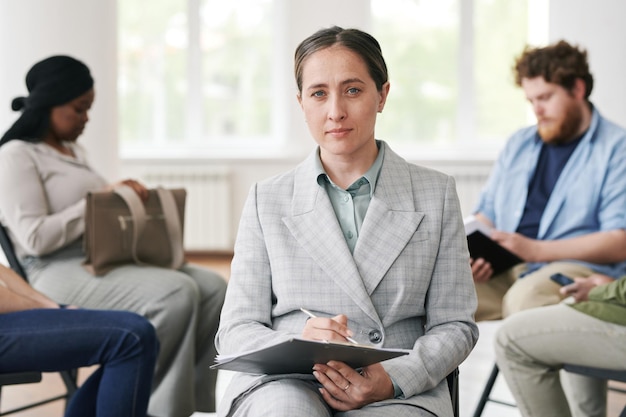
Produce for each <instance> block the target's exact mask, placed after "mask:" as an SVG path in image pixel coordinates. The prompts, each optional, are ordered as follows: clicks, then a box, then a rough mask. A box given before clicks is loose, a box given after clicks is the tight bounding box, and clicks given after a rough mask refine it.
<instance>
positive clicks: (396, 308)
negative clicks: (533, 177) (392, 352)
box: [216, 27, 478, 417]
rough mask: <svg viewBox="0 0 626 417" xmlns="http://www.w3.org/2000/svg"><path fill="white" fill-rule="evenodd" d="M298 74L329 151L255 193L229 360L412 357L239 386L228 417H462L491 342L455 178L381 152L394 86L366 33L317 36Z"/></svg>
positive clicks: (229, 297) (299, 59)
mask: <svg viewBox="0 0 626 417" xmlns="http://www.w3.org/2000/svg"><path fill="white" fill-rule="evenodd" d="M295 77H296V83H297V86H298V96H297V98H298V101H299V103H300V106H301V108H302V110H303V113H304V117H305V120H306V123H307V124H308V127H309V130H310V132H311V135H312V136H313V138H314V139H315V141H316V142H317V144H318V145H319V146H318V148H317V149H316V151H315V152H313V153H312V154H311V155H310V157H309V158H307V159H306V160H305V161H304V162H302V163H301V164H300V165H298V166H297V167H296V168H295V169H293V170H291V171H289V172H287V173H285V174H282V175H278V176H276V177H273V178H270V179H268V180H265V181H262V182H259V183H257V184H255V185H253V187H252V188H251V190H250V193H249V195H248V199H247V202H246V204H245V207H244V210H243V214H242V217H241V223H240V227H239V234H238V237H237V242H236V245H235V256H234V259H233V263H232V269H231V278H230V281H229V287H228V290H227V293H226V300H225V304H224V307H223V309H222V315H221V319H220V320H221V321H220V323H221V324H220V328H219V330H218V334H217V338H216V346H217V348H218V351H219V352H220V354H234V353H238V352H243V351H246V350H251V349H256V348H259V347H262V346H267V345H270V344H273V343H276V342H277V341H280V340H285V339H288V338H291V337H301V338H305V339H312V340H328V341H335V342H346V341H347V340H348V338H351V339H355V340H356V341H357V342H358V343H360V344H367V345H371V346H375V347H388V348H403V349H410V350H411V353H410V354H409V355H407V356H403V357H400V358H396V359H391V360H388V361H385V362H383V363H378V364H374V365H371V366H367V367H365V368H363V369H362V372H357V371H356V370H354V369H352V368H350V367H349V366H347V365H346V364H344V363H342V362H336V361H331V362H329V363H320V364H316V365H315V366H314V367H313V369H311V374H310V375H300V374H297V375H296V374H294V375H255V374H247V373H237V374H235V375H234V376H233V379H232V381H231V383H230V385H229V387H228V388H227V389H226V394H225V397H224V398H223V399H222V402H221V405H220V406H219V408H218V415H220V416H248V417H249V416H272V417H276V416H279V417H280V416H289V417H292V416H320V417H321V416H359V417H361V416H362V417H365V416H376V417H381V416H382V417H385V416H393V417H401V416H411V417H415V416H443V417H446V416H452V413H453V411H452V408H451V405H450V404H451V402H450V397H449V393H448V388H447V386H446V382H445V377H446V375H447V374H448V373H450V372H451V371H452V370H454V369H455V368H456V367H457V366H458V365H459V364H460V363H461V362H462V361H463V360H464V359H465V358H466V357H467V355H468V354H469V353H470V351H471V350H472V348H473V346H474V344H475V343H476V340H477V337H478V330H477V327H476V324H475V323H474V320H473V313H474V311H475V308H476V296H475V292H474V286H473V283H472V276H471V271H470V268H469V264H468V262H469V255H468V251H467V242H466V237H465V233H464V228H463V221H462V216H461V212H460V208H459V202H458V198H457V193H456V189H455V183H454V180H453V178H452V177H450V176H447V175H444V174H442V173H439V172H435V171H433V170H430V169H426V168H422V167H418V166H416V165H412V164H409V163H407V162H406V161H405V160H404V159H402V158H401V157H400V156H398V155H397V154H395V153H394V152H393V151H392V150H391V149H390V147H389V145H388V144H387V143H385V142H384V141H381V140H376V139H375V133H374V130H375V125H376V118H377V114H378V113H380V112H382V111H383V109H384V107H385V102H386V100H387V96H388V93H389V81H388V79H387V68H386V64H385V61H384V59H383V57H382V53H381V49H380V45H379V44H378V42H377V41H376V40H375V39H374V38H373V37H371V36H370V35H368V34H367V33H364V32H362V31H359V30H356V29H347V30H346V29H342V28H339V27H332V28H328V29H323V30H320V31H318V32H316V33H315V34H313V35H312V36H310V37H309V38H307V39H305V40H304V41H303V42H302V43H301V44H300V45H299V46H298V48H297V49H296V53H295ZM301 308H304V309H306V310H308V311H310V312H312V313H313V315H315V316H317V317H316V318H310V317H309V316H307V315H306V314H304V313H303V312H302V311H301V310H300V309H301Z"/></svg>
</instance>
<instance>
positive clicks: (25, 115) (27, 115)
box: [0, 55, 93, 146]
mask: <svg viewBox="0 0 626 417" xmlns="http://www.w3.org/2000/svg"><path fill="white" fill-rule="evenodd" d="M26 87H27V88H28V93H29V94H28V97H16V98H15V99H13V102H12V103H11V108H12V109H13V110H14V111H21V112H22V115H21V116H20V117H19V118H18V119H17V120H16V121H15V123H13V125H12V126H11V127H10V128H9V130H7V131H6V132H5V133H4V135H2V139H0V146H2V145H4V144H5V143H7V142H8V141H10V140H13V139H20V140H25V141H28V142H39V141H41V137H42V135H44V134H45V133H46V130H47V129H48V126H49V124H50V109H52V108H53V107H55V106H60V105H62V104H65V103H68V102H70V101H72V100H74V99H75V98H76V97H80V96H81V95H83V94H85V93H86V92H87V91H89V90H91V89H92V88H93V78H92V77H91V74H90V73H89V68H88V67H87V66H86V65H85V64H83V63H82V62H81V61H79V60H77V59H74V58H72V57H69V56H65V55H55V56H51V57H49V58H46V59H44V60H42V61H39V62H37V63H36V64H35V65H33V67H32V68H31V69H30V70H29V71H28V73H27V74H26Z"/></svg>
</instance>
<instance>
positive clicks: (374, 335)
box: [368, 330, 383, 343]
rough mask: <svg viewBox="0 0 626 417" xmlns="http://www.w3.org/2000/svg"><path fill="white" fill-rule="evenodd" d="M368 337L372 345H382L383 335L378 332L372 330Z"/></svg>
mask: <svg viewBox="0 0 626 417" xmlns="http://www.w3.org/2000/svg"><path fill="white" fill-rule="evenodd" d="M368 336H369V338H370V342H372V343H380V341H381V340H383V335H382V334H381V333H380V332H379V331H378V330H370V332H369V334H368Z"/></svg>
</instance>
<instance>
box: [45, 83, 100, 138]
mask: <svg viewBox="0 0 626 417" xmlns="http://www.w3.org/2000/svg"><path fill="white" fill-rule="evenodd" d="M94 98H95V93H94V90H93V88H92V89H91V90H89V91H87V92H86V93H85V94H83V95H82V96H79V97H76V98H75V99H74V100H72V101H70V102H68V103H65V104H62V105H60V106H55V107H53V108H52V110H51V111H50V133H51V135H52V137H53V138H54V139H55V140H57V141H59V142H61V141H65V142H74V141H76V139H77V138H78V137H79V136H80V135H81V133H83V130H84V129H85V125H86V124H87V121H89V116H88V114H87V113H88V112H89V109H91V105H92V104H93V100H94Z"/></svg>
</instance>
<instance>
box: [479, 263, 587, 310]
mask: <svg viewBox="0 0 626 417" xmlns="http://www.w3.org/2000/svg"><path fill="white" fill-rule="evenodd" d="M526 270H527V265H526V264H519V265H517V266H515V267H513V268H511V269H508V270H506V271H504V272H503V273H501V274H499V275H496V276H494V277H493V278H491V279H490V280H489V281H488V282H486V283H477V284H476V295H477V296H478V308H477V309H476V314H475V320H476V321H483V320H499V319H502V318H504V317H508V316H510V315H511V314H513V313H517V312H519V311H522V310H527V309H529V308H534V307H541V306H546V305H552V304H557V303H559V302H560V301H561V300H562V299H563V296H561V295H560V294H559V288H560V285H558V284H556V283H555V282H553V281H552V280H550V275H552V274H555V273H557V272H560V273H562V274H564V275H567V276H570V277H575V276H579V277H586V276H589V275H591V274H592V273H593V271H592V270H591V269H590V268H589V267H587V266H584V265H581V264H579V263H575V262H552V263H549V264H547V265H545V266H543V267H542V268H540V269H538V270H536V271H533V272H532V273H530V274H527V275H524V276H523V277H522V278H519V276H520V274H523V273H524V272H526Z"/></svg>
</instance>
